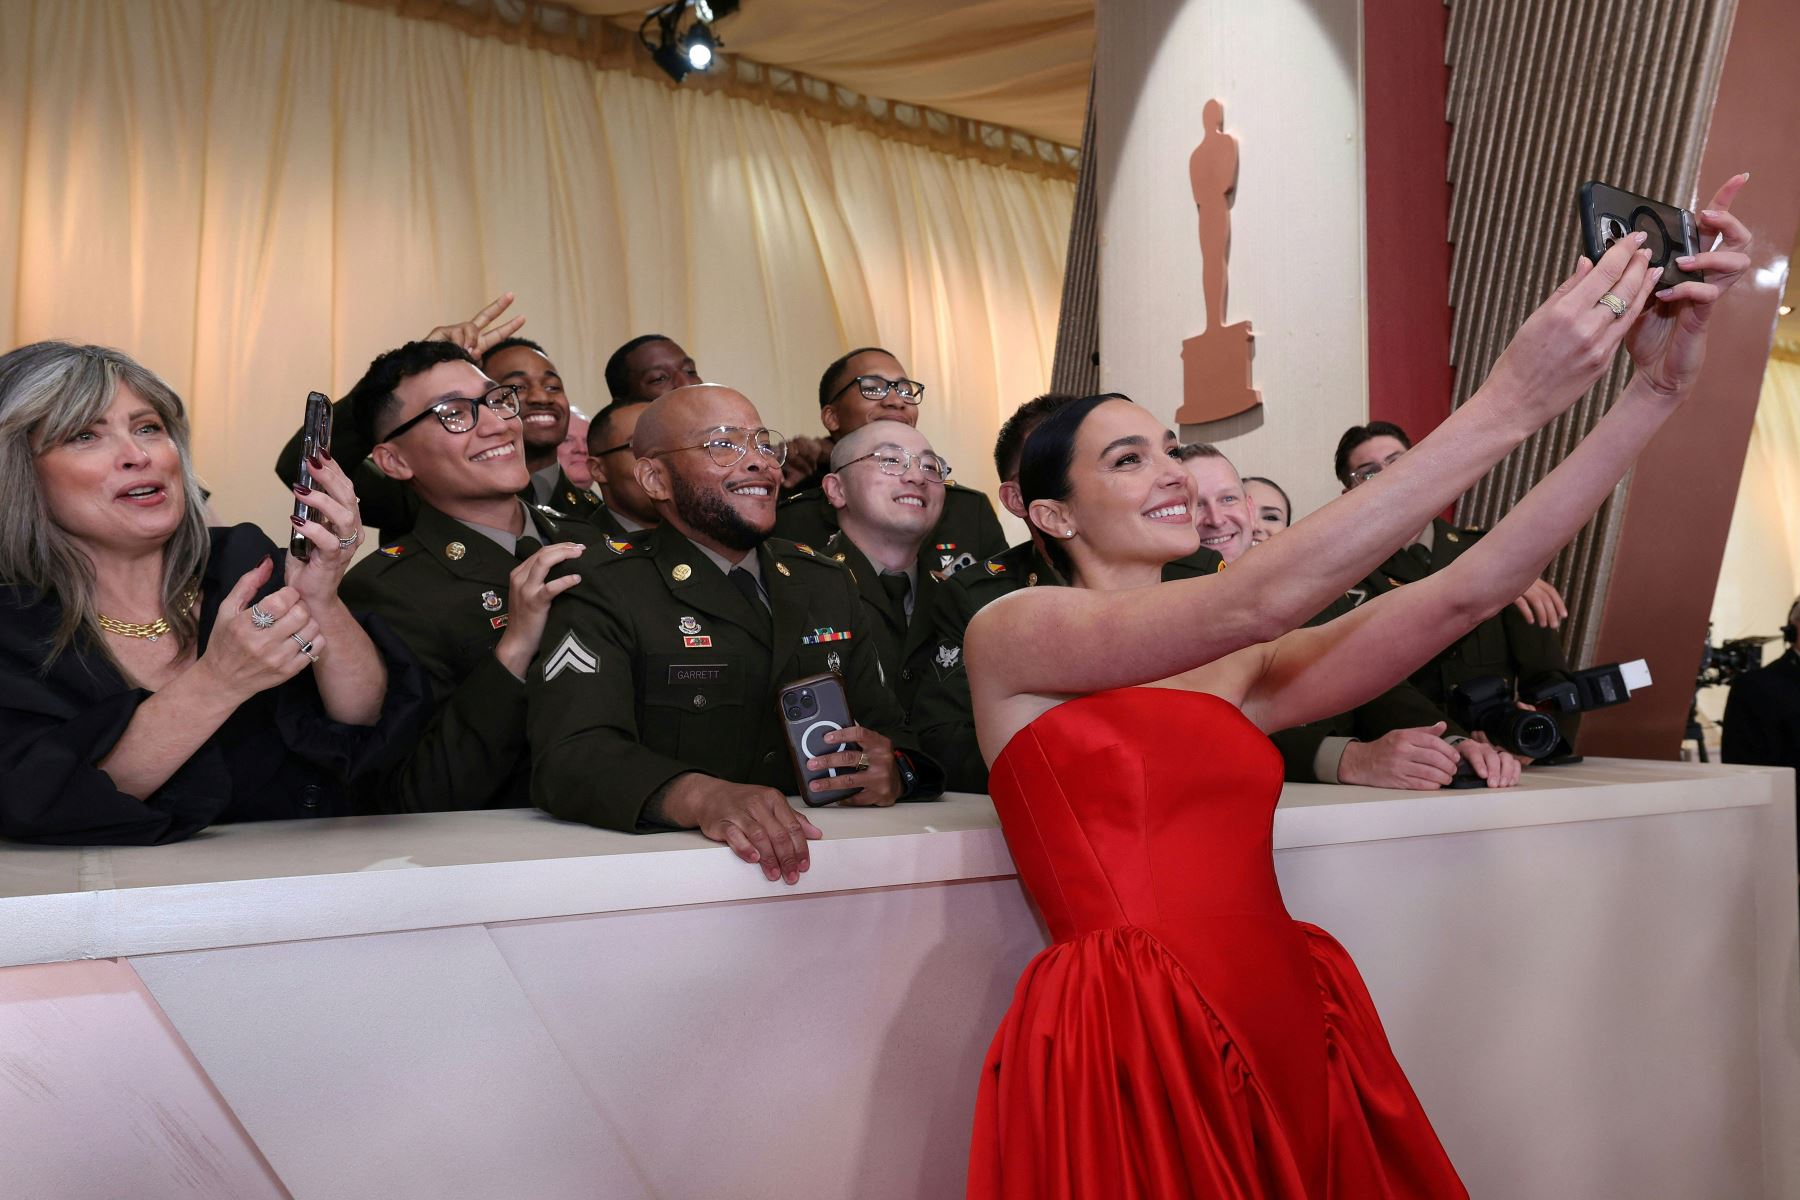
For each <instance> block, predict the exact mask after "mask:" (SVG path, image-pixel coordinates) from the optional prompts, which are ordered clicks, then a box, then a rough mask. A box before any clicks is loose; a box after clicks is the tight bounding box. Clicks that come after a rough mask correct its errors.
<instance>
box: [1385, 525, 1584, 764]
mask: <svg viewBox="0 0 1800 1200" xmlns="http://www.w3.org/2000/svg"><path fill="white" fill-rule="evenodd" d="M1431 524H1432V543H1433V546H1432V551H1431V556H1430V560H1429V561H1426V560H1424V559H1423V558H1421V557H1420V556H1419V555H1418V554H1417V553H1415V552H1414V551H1413V550H1412V549H1411V547H1406V548H1402V549H1401V550H1399V551H1398V552H1396V553H1395V554H1393V555H1391V556H1389V558H1388V560H1387V561H1386V562H1384V563H1382V564H1381V567H1380V569H1379V570H1377V571H1376V573H1375V574H1374V575H1373V576H1371V577H1370V578H1369V579H1367V580H1365V581H1364V584H1363V586H1365V587H1369V588H1371V589H1376V590H1385V589H1387V588H1393V587H1402V586H1404V585H1406V584H1409V583H1417V582H1418V581H1419V580H1421V579H1424V578H1426V577H1427V576H1429V575H1431V574H1433V573H1434V572H1437V571H1441V570H1443V569H1444V568H1445V567H1447V566H1449V565H1450V564H1451V563H1452V562H1455V561H1456V559H1457V558H1458V557H1459V556H1460V555H1461V554H1462V553H1463V552H1464V551H1466V550H1467V549H1468V548H1469V547H1470V546H1473V545H1474V544H1475V543H1476V542H1477V541H1479V540H1480V539H1481V535H1482V531H1481V530H1479V529H1465V528H1462V527H1460V526H1456V525H1452V524H1451V523H1450V522H1448V521H1446V520H1444V519H1443V518H1442V517H1437V518H1433V520H1432V523H1431ZM1568 670H1569V660H1568V656H1567V655H1565V654H1564V653H1563V648H1562V642H1561V640H1560V639H1559V638H1558V637H1557V635H1556V631H1555V630H1552V629H1546V628H1544V627H1543V626H1542V625H1533V624H1531V623H1530V622H1529V621H1527V620H1526V619H1525V618H1524V616H1522V615H1521V614H1520V612H1519V610H1518V609H1516V608H1514V607H1513V606H1512V605H1511V604H1510V603H1509V604H1508V605H1507V606H1506V607H1505V608H1503V609H1501V610H1500V612H1499V613H1498V614H1497V615H1496V616H1492V617H1489V618H1488V619H1487V620H1485V621H1483V622H1482V623H1481V624H1479V625H1477V626H1476V627H1475V628H1474V629H1472V630H1470V631H1469V632H1468V633H1466V634H1464V635H1463V636H1462V637H1460V638H1458V639H1457V640H1456V641H1455V642H1454V643H1452V644H1451V645H1449V646H1447V647H1445V648H1444V650H1443V651H1442V652H1441V653H1440V654H1438V655H1437V657H1436V658H1433V659H1432V660H1431V661H1430V662H1428V663H1426V664H1425V665H1424V666H1423V667H1420V668H1419V669H1418V670H1417V671H1415V672H1413V674H1412V677H1411V682H1412V684H1413V685H1414V686H1415V687H1417V688H1418V689H1419V691H1420V692H1422V693H1424V695H1425V698H1426V699H1428V700H1430V701H1431V703H1433V704H1435V705H1436V706H1437V707H1438V708H1440V709H1444V710H1446V711H1447V710H1448V708H1449V704H1450V693H1451V691H1452V690H1453V689H1455V688H1456V687H1457V686H1458V685H1460V684H1464V683H1467V682H1469V681H1470V680H1473V679H1479V678H1481V677H1482V676H1484V675H1497V676H1499V677H1501V678H1503V679H1506V680H1508V681H1509V682H1517V683H1520V684H1523V685H1527V686H1529V685H1531V684H1533V683H1537V682H1539V681H1541V680H1545V679H1552V678H1556V677H1558V676H1563V675H1566V674H1567V673H1568ZM1555 720H1556V724H1557V726H1558V727H1559V728H1560V729H1561V730H1562V735H1563V740H1564V741H1565V742H1567V743H1568V744H1569V745H1570V746H1573V745H1574V744H1575V733H1576V731H1577V730H1578V729H1579V728H1580V725H1581V714H1579V713H1566V714H1565V713H1558V714H1555ZM1453 732H1458V733H1462V732H1467V731H1466V730H1461V729H1455V730H1453Z"/></svg>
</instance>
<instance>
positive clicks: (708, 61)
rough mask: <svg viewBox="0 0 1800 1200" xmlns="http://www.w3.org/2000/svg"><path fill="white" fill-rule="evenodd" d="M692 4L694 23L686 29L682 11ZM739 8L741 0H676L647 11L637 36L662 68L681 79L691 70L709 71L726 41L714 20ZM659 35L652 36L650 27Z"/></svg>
mask: <svg viewBox="0 0 1800 1200" xmlns="http://www.w3.org/2000/svg"><path fill="white" fill-rule="evenodd" d="M689 7H692V8H693V10H694V17H695V20H694V23H693V24H691V25H689V26H688V28H687V31H686V32H683V31H682V29H681V15H682V13H683V12H684V11H685V10H686V9H688V8H689ZM737 9H738V0H674V3H671V4H665V5H663V6H662V7H661V8H655V9H652V10H651V11H649V12H648V13H646V14H644V22H643V24H642V25H639V26H638V40H639V41H641V42H642V43H643V44H644V49H646V50H648V51H649V52H650V58H651V60H652V61H653V62H655V63H656V65H657V66H659V67H661V68H662V69H663V72H664V73H665V74H666V75H668V77H669V78H670V79H673V80H674V81H675V82H676V83H680V82H681V81H682V80H683V79H685V78H687V76H688V73H689V72H690V71H706V70H710V69H711V68H712V65H713V63H715V62H717V61H718V57H719V47H721V46H723V45H724V44H725V43H724V41H723V39H721V38H720V37H719V36H718V35H717V34H715V33H713V31H712V23H713V22H714V21H719V20H723V19H724V18H726V17H729V16H730V15H731V14H732V13H734V12H736V11H737ZM652 26H655V29H656V37H655V39H654V40H652V38H651V36H650V33H651V27H652Z"/></svg>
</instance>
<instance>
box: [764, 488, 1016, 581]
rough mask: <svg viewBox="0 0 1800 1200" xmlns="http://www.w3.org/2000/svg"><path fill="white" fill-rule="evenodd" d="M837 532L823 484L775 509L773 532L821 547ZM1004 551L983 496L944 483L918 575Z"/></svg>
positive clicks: (948, 571) (955, 568) (951, 569)
mask: <svg viewBox="0 0 1800 1200" xmlns="http://www.w3.org/2000/svg"><path fill="white" fill-rule="evenodd" d="M837 531H838V519H837V510H836V509H835V508H833V507H832V506H831V501H829V500H827V499H826V498H825V492H824V489H822V488H808V489H806V490H805V491H803V492H795V493H794V494H793V495H792V496H789V497H788V498H787V499H786V500H783V501H782V502H781V506H780V507H779V508H777V509H776V510H775V536H776V537H783V538H788V539H790V540H792V541H796V542H801V543H804V544H807V545H812V546H823V545H824V544H825V543H826V542H828V541H830V540H831V535H832V534H834V533H836V532H837ZM1005 549H1006V534H1005V533H1004V532H1002V530H1001V528H1000V518H999V517H996V516H995V515H994V506H993V504H991V503H990V502H989V501H988V498H987V495H986V494H985V493H983V492H978V491H975V490H974V489H973V488H966V487H963V486H961V485H960V484H956V483H947V484H945V485H944V515H943V516H941V517H939V518H938V523H937V528H935V529H933V530H932V531H931V532H930V533H929V534H927V535H926V536H925V540H924V542H922V543H921V544H920V546H919V575H920V577H921V578H923V577H924V576H926V575H936V576H937V577H938V578H940V579H947V578H949V577H950V576H951V575H954V574H956V573H957V572H959V571H961V570H963V569H964V568H968V567H973V566H975V565H976V564H977V563H979V562H981V560H983V559H985V558H987V557H988V556H989V555H994V554H999V553H1001V552H1002V551H1004V550H1005Z"/></svg>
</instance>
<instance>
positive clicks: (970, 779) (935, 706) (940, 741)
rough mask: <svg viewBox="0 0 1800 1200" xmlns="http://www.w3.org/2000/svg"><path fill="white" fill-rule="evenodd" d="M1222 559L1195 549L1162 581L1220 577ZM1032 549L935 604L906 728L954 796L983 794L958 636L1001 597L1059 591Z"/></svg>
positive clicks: (955, 586) (947, 589) (964, 578)
mask: <svg viewBox="0 0 1800 1200" xmlns="http://www.w3.org/2000/svg"><path fill="white" fill-rule="evenodd" d="M1222 563H1223V560H1222V559H1220V558H1219V556H1218V555H1217V554H1215V553H1213V552H1212V551H1211V550H1207V549H1204V548H1202V549H1200V550H1196V551H1195V552H1194V553H1193V554H1190V555H1188V556H1187V557H1186V558H1180V559H1176V560H1175V561H1174V562H1172V563H1169V564H1168V565H1167V566H1165V567H1164V568H1163V579H1164V580H1171V579H1192V578H1194V577H1195V576H1198V575H1210V574H1212V573H1213V572H1215V571H1217V570H1218V569H1219V568H1220V566H1221V565H1222ZM1061 583H1062V577H1061V576H1059V575H1058V574H1057V573H1056V570H1055V568H1054V567H1052V566H1051V565H1050V564H1049V562H1048V561H1047V560H1045V558H1044V557H1043V555H1042V554H1040V553H1039V552H1038V548H1037V545H1036V544H1035V543H1033V542H1021V543H1019V544H1018V545H1017V546H1013V547H1011V548H1009V549H1007V550H1005V551H1003V552H1002V553H1000V554H996V555H994V556H993V557H991V558H989V559H986V560H985V561H983V562H981V563H980V564H978V565H977V566H974V567H972V568H970V569H969V570H967V571H963V572H960V573H958V574H957V575H956V576H954V577H953V578H951V579H948V580H946V581H945V582H944V584H943V587H942V590H941V591H940V592H939V594H938V595H937V596H936V597H935V599H934V601H933V604H932V621H931V626H930V633H929V634H928V635H927V636H926V638H925V640H924V642H923V644H922V649H921V652H920V655H919V657H918V658H917V659H916V660H915V664H914V669H915V671H916V672H917V673H918V675H919V681H918V684H917V691H916V694H915V695H914V697H913V703H912V707H911V709H910V710H909V716H908V720H907V723H908V724H909V725H910V726H911V727H912V728H913V729H914V730H915V731H917V733H918V735H919V744H920V745H921V746H923V747H924V748H925V753H927V754H929V755H931V757H932V758H933V759H935V760H936V761H937V762H938V764H939V765H941V766H942V767H943V768H944V774H945V786H946V787H948V788H949V789H950V790H951V791H956V792H985V791H987V763H986V762H985V761H983V759H982V757H981V747H980V746H978V745H977V744H976V741H975V705H974V701H973V700H971V699H970V697H969V677H968V673H967V672H966V671H965V670H964V669H963V659H962V646H963V636H964V634H966V633H967V632H968V628H969V622H970V621H971V620H973V619H974V617H975V614H976V613H978V612H980V611H981V610H982V609H983V608H985V607H987V606H988V605H989V604H992V603H993V602H994V601H995V600H998V599H999V598H1000V597H1002V596H1004V595H1007V594H1008V593H1010V592H1016V591H1018V590H1019V589H1020V588H1026V587H1036V586H1038V585H1039V584H1055V585H1060V584H1061Z"/></svg>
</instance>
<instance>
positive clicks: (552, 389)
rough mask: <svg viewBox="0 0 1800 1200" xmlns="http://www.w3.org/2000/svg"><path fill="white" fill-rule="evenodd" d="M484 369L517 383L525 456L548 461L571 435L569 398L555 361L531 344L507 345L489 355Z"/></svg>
mask: <svg viewBox="0 0 1800 1200" xmlns="http://www.w3.org/2000/svg"><path fill="white" fill-rule="evenodd" d="M485 370H486V371H487V373H488V374H489V375H490V376H491V377H492V378H493V380H494V382H495V383H510V384H513V385H515V386H517V387H518V389H519V423H520V424H521V425H522V426H523V428H524V430H525V456H526V457H527V458H528V459H530V460H531V461H532V462H534V463H536V464H537V465H538V466H546V465H548V464H549V462H550V459H551V458H552V457H554V456H555V454H556V448H557V447H558V446H560V445H561V444H562V443H563V441H564V439H566V438H567V437H568V436H569V398H568V397H567V396H565V395H564V394H563V383H562V376H561V375H559V374H557V371H556V364H555V363H553V362H551V361H550V360H549V359H548V358H546V357H544V356H543V355H542V354H540V353H538V352H537V351H536V350H533V349H532V348H531V347H530V346H508V347H507V348H506V349H504V350H502V351H500V352H499V353H498V354H493V355H489V356H488V360H487V366H486V368H485Z"/></svg>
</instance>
